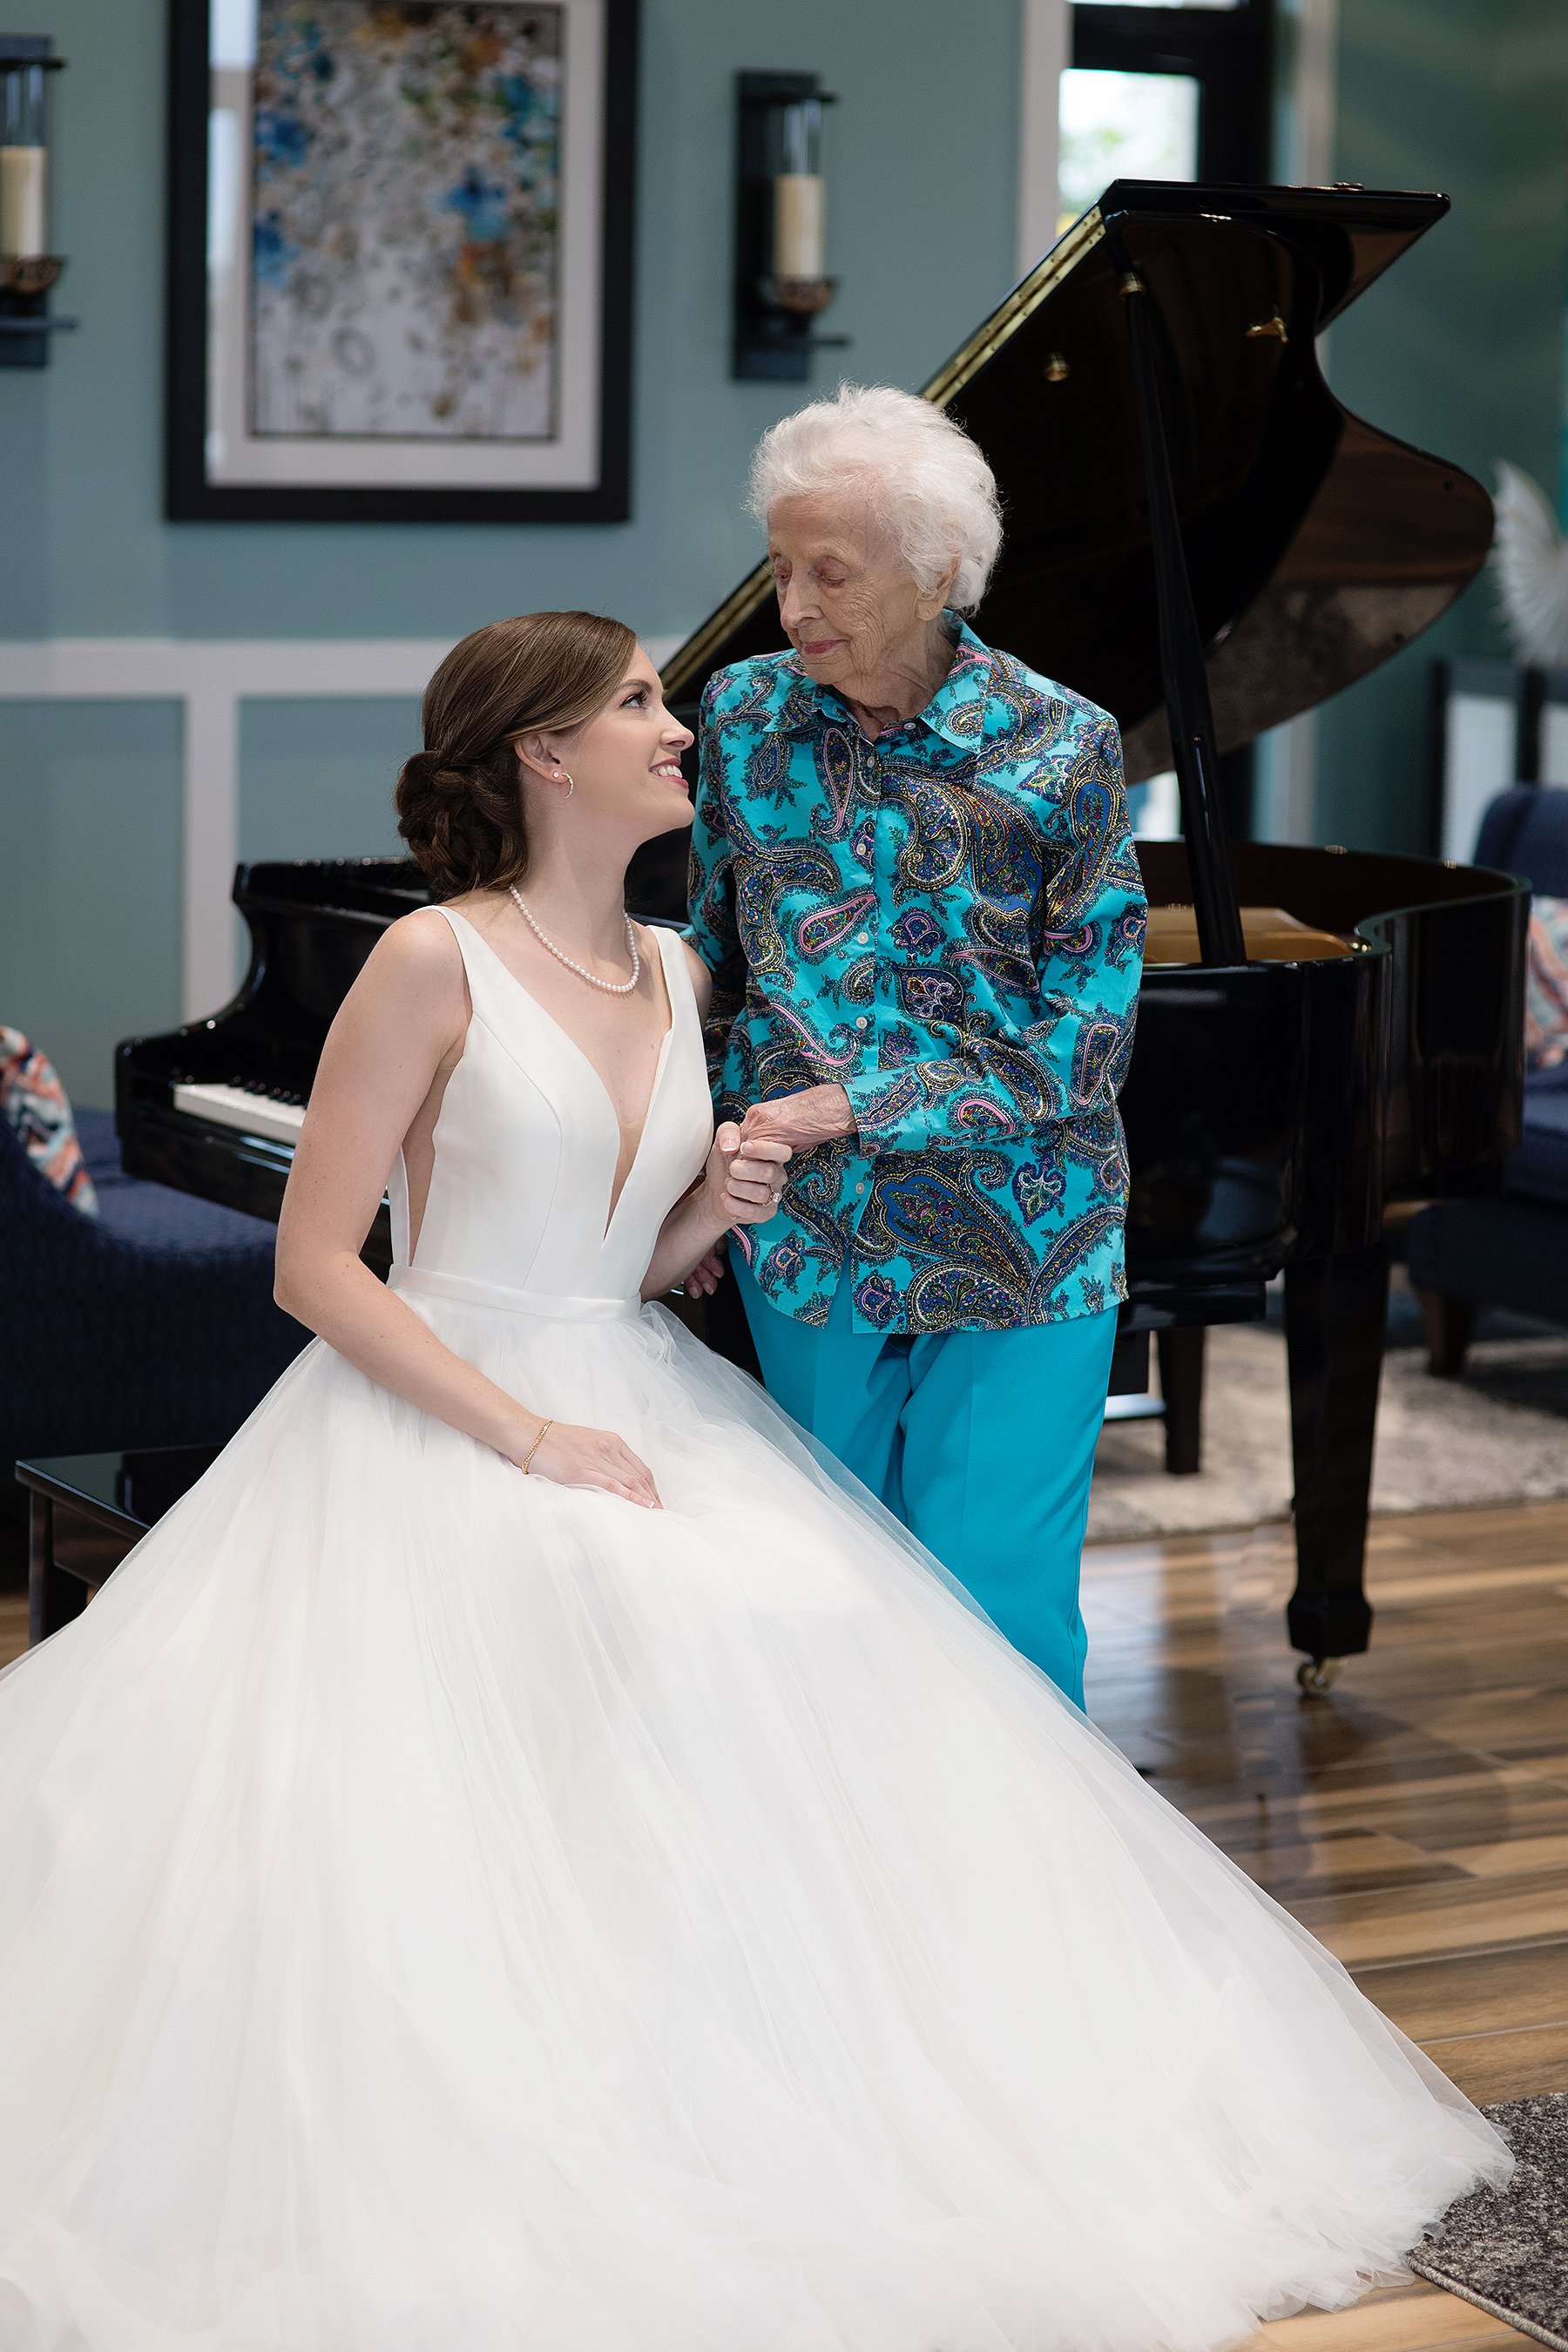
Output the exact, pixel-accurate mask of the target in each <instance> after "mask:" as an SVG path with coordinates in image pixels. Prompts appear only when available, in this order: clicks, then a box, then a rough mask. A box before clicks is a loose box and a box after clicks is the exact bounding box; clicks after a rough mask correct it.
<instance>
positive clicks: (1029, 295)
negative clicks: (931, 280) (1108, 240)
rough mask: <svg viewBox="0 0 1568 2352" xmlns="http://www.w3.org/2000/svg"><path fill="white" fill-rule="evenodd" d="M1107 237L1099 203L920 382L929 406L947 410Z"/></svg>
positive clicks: (923, 395) (922, 393)
mask: <svg viewBox="0 0 1568 2352" xmlns="http://www.w3.org/2000/svg"><path fill="white" fill-rule="evenodd" d="M1104 235H1105V226H1104V224H1103V222H1102V221H1101V220H1100V210H1099V207H1098V205H1097V206H1095V208H1094V209H1093V210H1092V211H1089V212H1087V213H1085V215H1083V218H1082V219H1081V220H1079V221H1075V222H1074V223H1073V226H1072V227H1071V228H1069V229H1068V233H1067V235H1066V236H1064V237H1062V238H1061V239H1059V241H1058V243H1057V244H1055V245H1053V246H1052V247H1051V249H1050V251H1049V253H1047V256H1046V257H1045V259H1044V260H1043V261H1041V262H1039V263H1037V266H1036V267H1035V268H1033V269H1031V270H1030V272H1029V275H1028V276H1027V278H1025V279H1024V281H1023V283H1022V284H1021V285H1018V286H1016V287H1015V288H1014V289H1013V291H1012V293H1011V294H1009V295H1008V297H1007V299H1006V300H1005V302H1004V303H1003V305H1002V307H1001V309H1000V310H994V311H993V312H992V314H991V316H990V318H989V319H987V320H986V321H985V323H984V326H983V327H978V328H976V330H975V331H974V333H973V335H971V337H970V339H969V341H968V342H966V343H965V344H964V346H963V350H962V351H959V352H954V354H953V356H952V359H950V360H949V361H948V362H947V363H946V365H945V366H944V367H940V368H939V369H938V370H937V372H936V373H935V375H933V376H932V377H931V382H930V383H925V384H922V385H921V399H922V400H929V401H930V402H931V406H932V407H933V408H945V407H946V406H947V405H948V403H949V402H950V401H952V400H956V399H957V397H958V395H959V394H960V393H961V392H962V391H963V388H964V386H965V385H966V384H968V383H973V380H974V378H975V377H976V376H977V375H978V374H979V373H980V371H981V369H982V368H983V367H984V365H985V363H986V362H987V361H988V360H992V359H994V358H995V356H996V353H997V352H999V351H1000V350H1001V349H1002V346H1003V344H1004V343H1006V342H1009V341H1011V340H1012V338H1013V336H1014V335H1016V333H1017V331H1018V330H1019V328H1020V327H1021V326H1022V325H1023V324H1024V321H1025V320H1026V319H1028V318H1030V317H1031V316H1032V315H1033V314H1034V312H1035V311H1036V310H1038V309H1039V307H1040V304H1041V303H1042V302H1043V301H1044V300H1045V299H1046V297H1047V294H1052V293H1054V292H1055V291H1056V289H1057V288H1058V286H1059V285H1060V284H1061V283H1062V281H1063V279H1064V278H1068V277H1069V276H1070V275H1071V273H1072V271H1073V270H1074V269H1076V268H1077V267H1078V265H1079V262H1080V261H1081V260H1082V259H1083V257H1084V256H1085V255H1086V254H1087V253H1090V252H1092V251H1093V249H1094V247H1096V246H1097V245H1098V244H1099V243H1100V239H1101V238H1102V237H1103V236H1104Z"/></svg>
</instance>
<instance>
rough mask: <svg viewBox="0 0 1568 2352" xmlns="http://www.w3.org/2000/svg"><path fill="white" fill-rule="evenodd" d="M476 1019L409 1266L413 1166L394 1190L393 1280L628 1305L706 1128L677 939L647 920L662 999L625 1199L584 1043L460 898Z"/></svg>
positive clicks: (604, 1095) (692, 1172)
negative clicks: (654, 1062)
mask: <svg viewBox="0 0 1568 2352" xmlns="http://www.w3.org/2000/svg"><path fill="white" fill-rule="evenodd" d="M440 911H441V913H442V914H443V915H445V917H446V918H447V922H448V923H449V924H450V925H451V927H452V933H453V936H454V938H455V939H456V940H457V942H458V950H459V951H460V953H461V955H462V959H463V968H464V970H465V971H466V972H467V974H468V994H469V998H470V1001H471V1003H472V1007H473V1011H472V1016H471V1018H470V1020H469V1023H468V1035H467V1038H466V1039H465V1041H464V1045H463V1054H462V1059H461V1060H460V1061H459V1062H458V1066H457V1067H456V1069H455V1070H454V1071H453V1072H452V1075H451V1076H450V1077H449V1078H448V1080H447V1091H446V1093H445V1095H444V1096H443V1097H442V1100H441V1109H440V1115H439V1117H438V1118H437V1121H436V1129H435V1135H434V1138H433V1144H434V1154H435V1157H434V1163H433V1166H432V1169H431V1175H430V1189H429V1193H428V1197H427V1198H426V1204H425V1214H424V1217H423V1219H422V1220H421V1223H420V1228H419V1237H418V1241H417V1244H416V1247H415V1249H414V1251H413V1252H412V1260H413V1275H414V1276H415V1277H416V1280H415V1281H412V1282H407V1283H406V1285H405V1277H406V1276H408V1273H409V1265H410V1255H411V1253H410V1250H409V1209H408V1184H407V1177H406V1172H405V1169H404V1167H403V1163H402V1160H401V1158H400V1159H399V1160H398V1163H397V1166H396V1168H395V1170H394V1172H393V1180H392V1184H391V1187H390V1192H391V1201H392V1217H393V1256H394V1262H395V1272H394V1281H395V1284H397V1285H398V1286H409V1287H417V1286H424V1285H427V1286H430V1287H433V1288H441V1289H448V1290H453V1291H461V1292H464V1293H467V1294H471V1295H474V1296H476V1297H477V1296H479V1294H480V1293H482V1292H487V1291H493V1292H495V1293H496V1294H498V1303H500V1294H511V1295H514V1296H516V1295H524V1294H525V1295H526V1296H527V1297H528V1298H529V1299H530V1300H531V1302H534V1303H536V1304H537V1305H538V1306H539V1307H541V1308H542V1310H543V1311H546V1312H548V1311H551V1308H552V1306H553V1307H554V1310H555V1311H557V1312H559V1313H561V1314H563V1315H567V1316H569V1315H571V1314H573V1313H574V1312H576V1311H579V1310H584V1311H588V1312H595V1311H597V1312H603V1311H605V1309H606V1308H607V1307H611V1306H612V1305H613V1306H615V1307H617V1308H619V1309H621V1310H623V1311H624V1310H625V1309H626V1307H629V1306H635V1304H636V1301H637V1296H638V1292H639V1290H640V1287H641V1284H642V1278H643V1276H644V1275H645V1274H646V1273H647V1265H648V1260H649V1258H650V1257H651V1256H652V1255H653V1246H654V1243H655V1241H656V1240H657V1238H658V1229H659V1226H660V1225H661V1224H662V1223H663V1222H664V1219H665V1217H666V1216H667V1214H668V1212H669V1210H670V1208H671V1206H672V1205H673V1203H674V1202H676V1201H677V1200H679V1197H680V1195H681V1193H682V1192H685V1191H686V1190H687V1188H688V1187H689V1185H690V1183H691V1182H692V1181H693V1180H694V1178H695V1177H696V1176H697V1174H698V1173H699V1171H700V1169H701V1166H702V1163H703V1160H704V1159H705V1158H706V1156H707V1152H708V1149H709V1145H710V1141H711V1139H712V1133H713V1114H712V1108H711V1103H710V1097H709V1092H708V1076H707V1070H706V1066H705V1063H704V1057H703V1049H702V1030H701V1024H700V1020H699V1018H698V1013H697V1001H696V998H695V996H694V995H693V993H692V988H691V976H690V973H689V971H688V970H687V967H686V951H685V950H684V948H683V947H682V946H681V943H680V941H679V939H678V938H677V937H676V936H675V934H674V933H673V932H669V931H664V930H656V931H655V932H654V934H653V936H654V938H655V940H657V942H658V954H659V960H660V961H661V962H662V964H663V966H664V982H665V990H666V992H667V994H668V999H669V1029H668V1034H667V1035H666V1037H665V1041H664V1044H663V1046H662V1047H661V1049H660V1053H659V1059H658V1067H657V1069H656V1071H655V1074H654V1080H653V1088H652V1091H651V1093H650V1095H649V1097H648V1105H647V1116H646V1117H645V1118H644V1121H643V1128H642V1134H641V1136H640V1138H639V1139H638V1142H637V1151H636V1154H635V1156H634V1158H633V1160H632V1163H631V1166H630V1168H629V1169H628V1170H627V1171H626V1181H625V1182H624V1183H623V1185H622V1186H621V1190H620V1194H619V1197H618V1198H616V1192H615V1184H616V1171H617V1168H618V1166H619V1162H620V1156H621V1126H620V1120H619V1118H618V1117H617V1115H616V1107H615V1104H614V1103H613V1102H612V1101H611V1099H610V1095H609V1090H608V1088H607V1087H605V1082H604V1080H603V1078H602V1077H601V1076H599V1073H598V1071H597V1070H596V1069H595V1066H594V1065H593V1063H592V1062H591V1061H590V1060H589V1059H588V1056H587V1055H586V1054H585V1053H584V1050H583V1048H582V1047H581V1046H580V1045H578V1044H577V1043H576V1041H575V1040H574V1038H573V1037H572V1036H570V1035H569V1034H568V1033H567V1032H566V1030H565V1029H563V1027H562V1025H561V1024H560V1023H559V1022H558V1021H557V1020H556V1019H555V1018H554V1016H553V1015H552V1014H551V1013H547V1012H546V1011H545V1009H544V1007H543V1005H542V1004H541V1003H539V1002H538V1000H537V998H535V997H534V996H533V995H531V992H529V990H528V989H527V988H525V987H524V985H523V983H522V982H521V980H519V979H518V977H517V975H516V973H515V972H513V971H510V968H509V967H508V966H507V965H506V964H504V963H503V962H502V961H501V960H500V957H499V956H498V955H497V953H496V951H495V950H494V949H493V948H492V947H491V946H490V945H489V942H488V940H485V939H484V938H483V937H482V935H481V934H480V933H479V931H477V930H476V929H475V928H474V926H473V925H472V924H471V923H470V922H468V920H467V919H466V918H465V917H464V916H462V915H459V914H458V912H457V911H456V909H455V908H450V907H443V908H441V909H440Z"/></svg>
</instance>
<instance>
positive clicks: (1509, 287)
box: [1318, 0, 1568, 848]
mask: <svg viewBox="0 0 1568 2352" xmlns="http://www.w3.org/2000/svg"><path fill="white" fill-rule="evenodd" d="M1565 145H1568V6H1565V5H1564V0H1340V75H1339V132H1338V165H1337V175H1338V176H1339V177H1341V178H1342V179H1347V180H1360V181H1362V182H1363V184H1365V185H1366V186H1368V187H1405V188H1440V189H1441V190H1442V191H1443V192H1444V193H1445V194H1447V195H1449V196H1451V197H1452V199H1453V205H1454V209H1453V211H1452V213H1451V214H1450V215H1449V216H1448V217H1447V220H1445V221H1443V222H1441V223H1440V224H1439V225H1438V226H1437V227H1436V228H1435V229H1433V230H1432V231H1431V232H1430V234H1429V235H1428V236H1426V238H1425V239H1424V241H1423V242H1422V243H1421V244H1420V245H1419V246H1417V247H1416V248H1415V251H1414V252H1412V253H1411V254H1410V255H1408V256H1407V257H1406V258H1405V260H1403V261H1402V262H1401V263H1400V264H1399V265H1398V267H1397V268H1394V270H1391V271H1390V272H1389V274H1388V276H1387V277H1386V278H1383V279H1382V280H1380V282H1379V283H1378V284H1377V285H1376V286H1374V287H1373V289H1371V291H1370V292H1369V293H1368V294H1366V295H1365V296H1363V299H1362V300H1361V301H1360V303H1358V304H1357V306H1356V307H1355V309H1353V310H1351V311H1350V312H1349V313H1348V314H1347V315H1346V317H1345V318H1344V319H1343V320H1342V321H1341V322H1340V324H1339V325H1337V326H1336V327H1335V328H1334V330H1333V332H1332V335H1331V352H1330V360H1329V376H1330V380H1331V383H1332V385H1333V388H1334V391H1335V392H1336V394H1338V395H1339V397H1340V399H1342V401H1343V402H1344V403H1345V404H1346V405H1347V406H1348V407H1350V408H1352V409H1354V410H1355V411H1357V412H1358V413H1359V414H1360V415H1363V416H1365V417H1366V418H1367V419H1368V421H1369V422H1370V423H1372V424H1373V425H1380V426H1382V427H1383V428H1384V430H1385V431H1387V432H1391V433H1396V434H1398V435H1400V436H1402V437H1403V438H1404V439H1405V440H1407V441H1414V442H1415V443H1416V444H1417V445H1418V446H1421V447H1423V448H1426V449H1431V450H1434V451H1436V453H1438V454H1439V455H1440V456H1442V457H1448V458H1451V459H1452V460H1454V461H1455V462H1456V463H1457V464H1458V465H1461V466H1463V467H1465V468H1466V469H1467V471H1468V472H1469V473H1471V474H1474V475H1475V476H1477V478H1479V480H1481V481H1482V482H1484V483H1485V484H1486V486H1487V488H1489V489H1490V488H1493V486H1494V483H1495V469H1496V466H1497V461H1498V460H1499V459H1500V458H1508V459H1510V460H1511V462H1512V463H1513V464H1515V465H1518V466H1522V467H1524V468H1525V470H1526V471H1527V472H1528V473H1531V474H1533V475H1534V477H1535V478H1536V479H1537V481H1539V482H1540V483H1541V484H1542V487H1543V488H1545V490H1546V492H1547V494H1548V496H1549V497H1550V496H1552V494H1553V493H1554V491H1555V488H1556V482H1557V468H1558V445H1559V433H1560V429H1561V417H1562V413H1563V374H1562V371H1563V299H1564V287H1565V284H1568V197H1565V194H1564V189H1563V164H1564V149H1565ZM1495 602H1496V600H1495V591H1494V589H1493V587H1492V583H1491V581H1490V578H1489V575H1486V574H1483V575H1482V577H1481V579H1480V580H1479V581H1478V582H1477V583H1476V584H1475V585H1474V586H1473V587H1472V588H1470V589H1469V590H1468V591H1467V593H1466V594H1465V595H1464V596H1463V597H1462V598H1461V599H1460V601H1459V602H1458V604H1456V605H1455V607H1454V608H1453V610H1452V611H1451V612H1450V613H1449V614H1447V615H1446V616H1445V618H1444V620H1443V621H1442V622H1441V623H1439V624H1438V625H1437V627H1436V628H1435V629H1433V630H1432V631H1430V632H1429V633H1428V634H1427V635H1426V636H1425V637H1423V638H1421V639H1420V640H1419V642H1418V643H1417V644H1416V645H1415V646H1412V647H1411V649H1410V650H1409V652H1408V653H1406V654H1404V655H1402V656H1400V657H1399V658H1398V659H1397V660H1395V661H1393V662H1390V663H1389V664H1388V665H1387V666H1386V667H1384V669H1382V670H1379V671H1377V672H1376V673H1375V674H1374V675H1373V677H1370V678H1368V679H1365V680H1364V681H1363V683H1362V684H1361V685H1360V686H1358V687H1354V688H1352V689H1351V690H1350V692H1349V693H1347V694H1343V695H1341V696H1340V697H1339V698H1337V699H1336V700H1335V701H1334V702H1332V703H1331V704H1330V705H1329V706H1328V707H1327V708H1326V709H1325V710H1324V711H1323V712H1322V714H1321V719H1320V720H1319V729H1318V738H1319V748H1318V837H1319V838H1320V840H1324V841H1338V842H1342V843H1343V844H1344V845H1346V846H1347V847H1351V848H1422V847H1425V846H1426V782H1425V775H1424V744H1425V735H1424V712H1423V703H1424V694H1425V687H1426V675H1427V671H1428V667H1429V665H1430V663H1431V661H1432V660H1433V658H1434V657H1435V656H1436V655H1438V654H1493V655H1501V654H1503V653H1505V652H1506V650H1507V648H1506V646H1505V645H1504V641H1503V638H1502V635H1501V633H1500V629H1499V626H1498V623H1497V618H1496V611H1495Z"/></svg>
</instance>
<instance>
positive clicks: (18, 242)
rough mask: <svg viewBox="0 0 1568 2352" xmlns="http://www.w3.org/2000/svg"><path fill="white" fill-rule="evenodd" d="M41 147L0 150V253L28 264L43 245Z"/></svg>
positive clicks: (1, 148)
mask: <svg viewBox="0 0 1568 2352" xmlns="http://www.w3.org/2000/svg"><path fill="white" fill-rule="evenodd" d="M46 155H47V149H46V148H43V147H0V253H4V254H5V255H6V256H7V257H16V258H17V259H20V260H32V259H34V258H36V257H37V256H38V255H39V254H41V253H43V252H45V251H46V250H47V248H46V247H45V244H44V164H45V157H46Z"/></svg>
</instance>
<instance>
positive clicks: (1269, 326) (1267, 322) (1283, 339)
mask: <svg viewBox="0 0 1568 2352" xmlns="http://www.w3.org/2000/svg"><path fill="white" fill-rule="evenodd" d="M1265 335H1271V336H1273V338H1274V340H1275V341H1276V342H1280V343H1288V342H1289V340H1290V338H1289V335H1288V334H1287V333H1286V331H1285V321H1284V320H1283V319H1282V318H1281V317H1280V316H1279V311H1278V310H1276V311H1275V313H1274V316H1273V317H1272V318H1271V319H1260V320H1258V324H1257V326H1256V327H1248V329H1247V341H1248V342H1249V343H1255V342H1257V341H1258V340H1259V338H1260V337H1262V336H1265Z"/></svg>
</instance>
